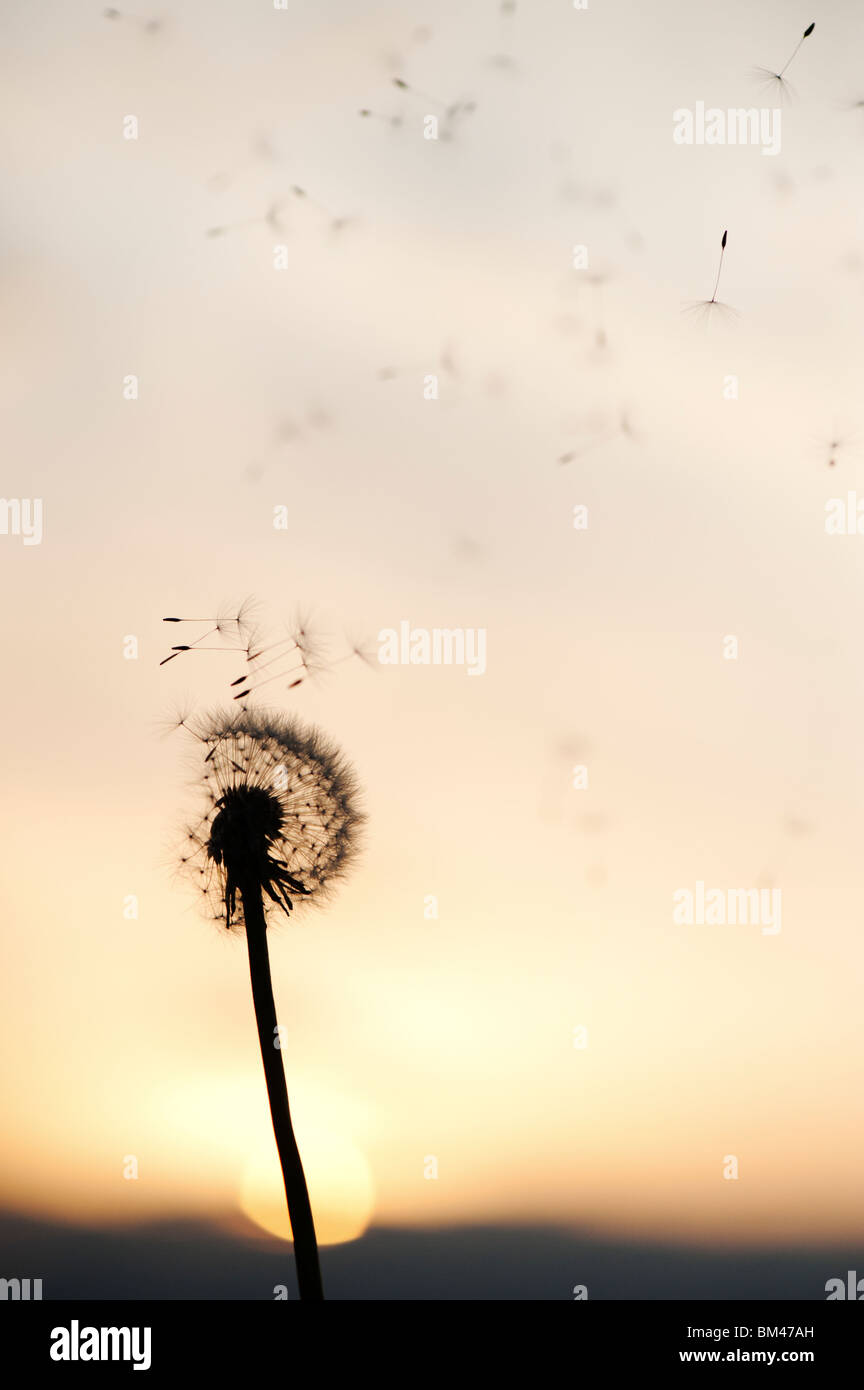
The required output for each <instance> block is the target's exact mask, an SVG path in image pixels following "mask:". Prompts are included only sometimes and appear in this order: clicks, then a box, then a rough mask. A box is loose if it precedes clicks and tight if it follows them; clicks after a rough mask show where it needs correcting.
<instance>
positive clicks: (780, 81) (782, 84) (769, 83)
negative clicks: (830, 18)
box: [753, 20, 816, 100]
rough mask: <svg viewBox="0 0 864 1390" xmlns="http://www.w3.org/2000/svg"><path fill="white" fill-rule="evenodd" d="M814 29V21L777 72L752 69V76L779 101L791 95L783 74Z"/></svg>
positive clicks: (766, 69)
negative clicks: (758, 79) (776, 95)
mask: <svg viewBox="0 0 864 1390" xmlns="http://www.w3.org/2000/svg"><path fill="white" fill-rule="evenodd" d="M815 28H816V22H815V20H814V22H813V23H812V24H808V26H807V28H806V29H805V30H804V33H803V34H802V35H801V37H800V39H799V40H798V42H797V44H796V45H795V48H794V50H793V52H792V56H791V57H790V58H787V60H786V62H785V63H784V64H783V66H782V68H781V69H780V71H779V72H774V71H773V69H772V68H754V69H753V72H754V74H755V75H756V76H757V77H759V78H760V79H761V80H762V83H763V85H764V86H766V87H770V88H772V89H773V90H774V91H776V92H777V94H778V95H779V96H780V98H781V100H782V99H783V98H784V97H786V96H791V95H792V94H793V90H792V87H791V86H790V85H789V83H788V82H787V81H786V79H785V77H784V76H783V74H784V73H785V71H786V69H787V68H788V67H789V64H790V63H791V62H792V59H793V58H794V57H795V54H796V53H797V52H798V49H799V48H800V47H801V45H802V43H803V42H804V40H805V39H808V38H809V37H810V35H811V34H812V33H813V30H814V29H815Z"/></svg>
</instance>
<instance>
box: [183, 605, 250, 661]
mask: <svg viewBox="0 0 864 1390" xmlns="http://www.w3.org/2000/svg"><path fill="white" fill-rule="evenodd" d="M255 609H256V604H255V602H254V600H253V599H251V598H246V599H244V600H243V602H242V603H241V604H240V606H239V608H238V609H237V611H236V613H235V612H234V611H233V609H231V608H228V609H225V608H222V609H220V611H219V612H218V613H217V615H216V617H215V618H163V619H162V621H163V623H211V624H212V626H211V627H209V628H208V629H207V631H206V632H202V633H201V635H200V637H196V638H195V640H194V642H184V643H181V644H178V645H177V646H174V647H172V648H171V655H170V656H166V657H165V659H164V661H160V663H159V665H160V666H165V665H167V663H168V662H169V661H173V660H174V658H175V657H177V656H179V655H180V653H181V652H189V651H236V650H241V651H242V650H243V649H244V648H243V645H242V644H243V642H244V640H245V639H247V638H248V637H249V636H250V634H251V633H252V630H253V629H252V618H253V616H254V613H255ZM214 634H218V635H219V637H220V638H222V640H223V642H227V641H236V642H237V643H239V644H240V646H239V647H229V646H221V647H202V646H201V645H200V644H201V643H202V642H204V641H205V640H206V639H207V638H208V637H212V636H213V635H214Z"/></svg>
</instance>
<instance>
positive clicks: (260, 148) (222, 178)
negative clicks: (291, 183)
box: [207, 135, 277, 191]
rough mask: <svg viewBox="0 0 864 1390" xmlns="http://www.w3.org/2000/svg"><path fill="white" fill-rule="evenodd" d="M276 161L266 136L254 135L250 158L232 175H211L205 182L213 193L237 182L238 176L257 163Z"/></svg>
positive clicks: (274, 153)
mask: <svg viewBox="0 0 864 1390" xmlns="http://www.w3.org/2000/svg"><path fill="white" fill-rule="evenodd" d="M276 160H277V155H276V151H275V150H274V148H273V146H272V144H271V143H270V140H269V139H268V137H267V136H266V135H256V136H254V138H253V140H252V154H251V156H250V158H249V159H247V160H246V161H245V162H244V163H242V164H240V165H239V166H238V168H236V169H235V170H234V172H233V173H230V174H225V173H222V174H213V176H212V177H211V178H210V179H208V180H207V186H208V188H211V189H213V190H214V191H217V190H219V191H221V190H222V189H225V188H228V187H229V185H230V184H232V183H234V182H235V181H236V180H237V178H238V177H239V175H240V174H243V173H246V172H247V170H249V169H251V168H253V167H254V165H255V164H257V163H259V162H264V163H267V164H275V163H276Z"/></svg>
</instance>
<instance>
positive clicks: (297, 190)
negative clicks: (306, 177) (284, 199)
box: [291, 183, 352, 232]
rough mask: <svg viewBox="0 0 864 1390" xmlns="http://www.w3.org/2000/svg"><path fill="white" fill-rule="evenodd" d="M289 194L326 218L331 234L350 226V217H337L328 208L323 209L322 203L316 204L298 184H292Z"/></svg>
mask: <svg viewBox="0 0 864 1390" xmlns="http://www.w3.org/2000/svg"><path fill="white" fill-rule="evenodd" d="M291 192H292V193H293V195H294V197H295V198H302V199H303V201H304V202H306V203H308V204H309V205H310V207H314V208H317V209H318V211H319V212H320V213H323V215H324V216H325V217H326V218H327V221H328V223H329V226H330V231H331V232H341V231H342V230H343V229H344V228H345V227H348V226H350V225H351V221H352V219H351V218H350V217H337V216H336V215H335V213H333V212H332V211H331V209H330V208H327V207H325V206H324V204H323V203H319V202H317V201H316V199H315V198H310V197H309V194H308V193H307V192H306V189H305V188H301V187H300V186H299V184H296V183H295V184H292V186H291Z"/></svg>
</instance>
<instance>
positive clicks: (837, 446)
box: [814, 430, 860, 468]
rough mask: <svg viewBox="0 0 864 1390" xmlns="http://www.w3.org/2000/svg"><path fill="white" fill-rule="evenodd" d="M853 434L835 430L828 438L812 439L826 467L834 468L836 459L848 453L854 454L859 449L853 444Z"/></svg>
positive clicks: (854, 437)
mask: <svg viewBox="0 0 864 1390" xmlns="http://www.w3.org/2000/svg"><path fill="white" fill-rule="evenodd" d="M855 439H856V436H855V435H849V434H840V433H839V432H838V431H836V430H835V432H834V433H833V435H831V436H830V438H828V439H820V440H817V441H814V443H815V446H816V449H817V450H818V454H819V456H820V457H821V459H822V461H823V463H824V464H825V466H826V467H827V468H836V467H837V461H838V459H843V458H845V457H847V456H849V455H852V456H853V457H854V456H856V455H857V454H858V453H859V452H860V451H859V449H858V447H857V446H856V444H855Z"/></svg>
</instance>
